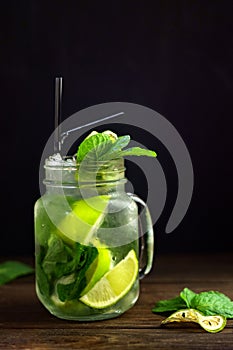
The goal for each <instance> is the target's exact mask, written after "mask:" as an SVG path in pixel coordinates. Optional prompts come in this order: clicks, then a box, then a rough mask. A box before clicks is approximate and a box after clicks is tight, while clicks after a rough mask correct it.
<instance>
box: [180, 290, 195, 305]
mask: <svg viewBox="0 0 233 350" xmlns="http://www.w3.org/2000/svg"><path fill="white" fill-rule="evenodd" d="M196 295H197V294H196V293H194V292H193V291H192V290H191V289H188V288H184V289H183V290H182V292H180V297H181V298H182V299H183V300H184V301H185V303H186V305H187V307H188V308H192V306H191V305H192V300H193V298H194V297H195V296H196Z"/></svg>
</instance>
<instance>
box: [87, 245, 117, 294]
mask: <svg viewBox="0 0 233 350" xmlns="http://www.w3.org/2000/svg"><path fill="white" fill-rule="evenodd" d="M97 249H98V255H97V257H96V259H95V260H94V261H93V263H92V264H91V265H90V267H89V268H88V270H87V272H86V274H85V277H86V281H87V285H86V287H85V289H84V290H83V291H82V294H81V295H84V294H86V293H87V292H88V291H89V290H90V289H91V288H92V287H93V286H94V285H95V284H96V282H97V281H99V280H100V278H101V277H103V275H104V274H105V273H106V272H108V271H109V270H110V268H111V264H112V255H111V251H110V250H109V249H107V248H103V247H101V248H97Z"/></svg>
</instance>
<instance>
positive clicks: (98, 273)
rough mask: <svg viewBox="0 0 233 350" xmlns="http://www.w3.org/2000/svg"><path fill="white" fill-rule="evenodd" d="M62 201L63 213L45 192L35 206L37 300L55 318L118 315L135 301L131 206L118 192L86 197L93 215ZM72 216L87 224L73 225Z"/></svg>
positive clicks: (59, 203) (72, 200) (56, 197)
mask: <svg viewBox="0 0 233 350" xmlns="http://www.w3.org/2000/svg"><path fill="white" fill-rule="evenodd" d="M67 200H68V202H69V205H70V208H71V210H70V212H66V213H64V211H63V199H62V197H61V198H59V195H54V194H46V195H45V197H44V198H43V200H42V199H39V200H38V202H37V203H36V206H35V216H36V218H35V222H36V270H37V278H36V290H37V294H38V297H39V299H40V300H41V302H42V303H43V304H44V305H45V306H46V308H47V309H48V310H49V311H50V312H51V313H52V314H54V315H56V316H58V317H60V318H65V319H71V320H72V319H73V320H98V319H105V318H109V317H111V318H112V317H115V316H118V315H119V314H121V313H123V312H124V311H126V310H127V309H129V308H130V307H131V306H132V305H133V304H134V303H135V301H136V300H137V298H138V291H139V290H138V278H137V277H138V227H137V206H136V204H135V203H134V202H133V201H132V200H130V198H129V197H128V196H126V195H124V194H123V193H121V195H119V193H114V194H111V195H109V196H106V195H101V196H95V197H92V198H90V201H91V202H92V203H95V204H96V206H98V207H99V208H100V209H99V211H97V209H95V208H93V207H91V206H89V204H87V203H86V202H85V201H84V200H83V199H81V198H80V199H78V198H72V197H67ZM126 204H127V205H126ZM45 207H46V208H47V211H48V212H49V213H51V211H54V213H53V214H54V215H53V216H52V218H55V219H56V223H60V224H57V225H55V224H54V223H53V222H52V221H51V219H50V217H51V215H50V217H49V216H48V213H47V211H46V209H45ZM48 207H49V209H48ZM109 208H110V209H112V208H114V210H111V212H109ZM122 208H123V209H122ZM76 217H77V218H78V220H79V219H80V222H81V220H87V221H88V222H89V224H87V225H86V226H85V221H84V224H83V225H82V224H81V225H78V222H77V226H76V220H75V219H76ZM135 218H136V220H135ZM54 221H55V220H54ZM112 228H115V229H114V230H112ZM108 229H110V230H108ZM109 233H112V236H111V237H109ZM114 235H115V237H114ZM85 237H89V238H88V241H86V242H85ZM126 237H127V239H126ZM80 242H81V243H80ZM121 242H122V245H121Z"/></svg>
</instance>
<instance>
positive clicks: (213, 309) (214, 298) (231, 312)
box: [152, 288, 233, 318]
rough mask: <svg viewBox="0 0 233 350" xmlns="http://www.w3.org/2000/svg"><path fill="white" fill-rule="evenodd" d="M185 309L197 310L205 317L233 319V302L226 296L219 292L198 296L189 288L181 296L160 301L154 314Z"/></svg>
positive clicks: (202, 293) (203, 293)
mask: <svg viewBox="0 0 233 350" xmlns="http://www.w3.org/2000/svg"><path fill="white" fill-rule="evenodd" d="M184 308H189V309H196V310H198V311H201V312H202V313H203V314H204V315H205V316H214V315H221V316H224V317H226V318H233V301H232V300H231V299H230V298H228V297H227V296H226V295H225V294H223V293H220V292H217V291H208V292H201V293H199V294H197V293H194V292H193V291H192V290H190V289H188V288H184V289H183V290H182V291H181V292H180V296H177V297H175V298H173V299H169V300H160V301H158V302H157V303H156V304H155V307H154V308H153V309H152V312H155V313H156V312H157V313H161V312H168V311H178V310H180V309H184Z"/></svg>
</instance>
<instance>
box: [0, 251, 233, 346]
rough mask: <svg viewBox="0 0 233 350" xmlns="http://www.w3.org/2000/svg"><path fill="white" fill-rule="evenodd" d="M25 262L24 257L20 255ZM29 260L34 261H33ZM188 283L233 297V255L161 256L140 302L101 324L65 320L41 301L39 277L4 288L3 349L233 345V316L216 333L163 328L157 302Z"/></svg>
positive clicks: (0, 300) (0, 310) (0, 290)
mask: <svg viewBox="0 0 233 350" xmlns="http://www.w3.org/2000/svg"><path fill="white" fill-rule="evenodd" d="M21 261H22V259H21ZM29 261H30V260H29ZM184 287H189V288H191V289H193V290H194V291H196V292H200V291H203V290H219V291H221V292H223V293H225V294H227V295H228V296H229V297H231V298H232V299H233V256H231V255H230V254H228V255H220V254H216V255H190V256H185V255H183V256H182V255H179V256H176V255H174V256H172V255H161V256H158V257H156V259H155V264H154V268H153V271H152V272H151V273H150V275H149V276H148V277H146V278H145V279H144V280H142V281H141V293H140V298H139V300H138V302H137V303H136V305H135V306H134V307H133V308H132V309H130V310H129V311H127V312H126V313H125V314H123V315H121V316H120V317H118V318H115V319H112V320H106V321H98V322H74V321H64V320H60V319H58V318H56V317H54V316H52V315H50V314H49V313H48V312H47V310H45V308H44V307H43V306H42V305H41V304H40V302H39V301H38V299H37V297H36V294H35V288H34V277H33V276H28V277H24V278H20V279H18V280H16V281H14V282H11V283H9V284H7V285H4V286H1V287H0V349H4V350H8V349H28V350H29V349H30V350H31V349H38V350H39V349H40V350H42V349H103V350H104V349H125V348H127V349H135V348H136V349H139V348H140V349H145V348H148V349H166V350H169V349H178V350H179V349H191V350H192V349H211V350H212V349H213V350H215V349H216V350H217V349H219V350H221V349H227V350H228V349H229V350H232V349H233V320H228V321H227V326H226V328H225V329H224V330H223V331H222V332H220V333H216V334H209V333H206V332H205V331H204V330H203V329H201V328H200V327H199V326H198V325H196V324H188V325H186V324H182V325H172V326H170V327H166V328H165V327H163V328H162V327H161V326H160V323H161V320H162V319H163V316H160V315H156V314H153V313H152V312H151V309H152V307H153V306H154V304H155V302H156V301H158V300H160V299H167V298H171V297H174V296H175V295H177V294H178V293H179V292H180V290H181V289H183V288H184Z"/></svg>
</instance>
